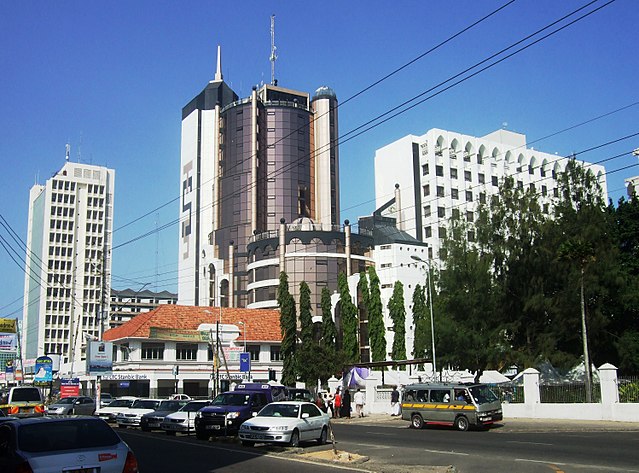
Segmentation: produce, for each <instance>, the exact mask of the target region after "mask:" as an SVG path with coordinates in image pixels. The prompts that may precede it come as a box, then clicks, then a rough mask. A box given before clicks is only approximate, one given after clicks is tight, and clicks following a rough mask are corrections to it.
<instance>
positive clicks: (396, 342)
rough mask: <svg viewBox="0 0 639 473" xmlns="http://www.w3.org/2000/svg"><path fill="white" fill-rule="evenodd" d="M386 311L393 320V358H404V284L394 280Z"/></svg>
mask: <svg viewBox="0 0 639 473" xmlns="http://www.w3.org/2000/svg"><path fill="white" fill-rule="evenodd" d="M388 313H389V315H390V318H391V320H392V321H393V332H394V337H393V349H392V352H391V357H392V359H393V360H397V361H398V360H405V359H406V307H405V305H404V285H403V284H402V282H401V281H396V282H395V286H394V287H393V295H392V296H391V298H390V300H389V301H388Z"/></svg>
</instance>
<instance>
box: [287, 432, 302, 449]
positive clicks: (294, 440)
mask: <svg viewBox="0 0 639 473" xmlns="http://www.w3.org/2000/svg"><path fill="white" fill-rule="evenodd" d="M288 445H289V447H299V445H300V433H299V432H298V431H297V430H294V431H293V433H292V434H291V440H289V442H288Z"/></svg>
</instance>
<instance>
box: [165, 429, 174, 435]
mask: <svg viewBox="0 0 639 473" xmlns="http://www.w3.org/2000/svg"><path fill="white" fill-rule="evenodd" d="M166 435H175V432H174V431H172V430H167V431H166Z"/></svg>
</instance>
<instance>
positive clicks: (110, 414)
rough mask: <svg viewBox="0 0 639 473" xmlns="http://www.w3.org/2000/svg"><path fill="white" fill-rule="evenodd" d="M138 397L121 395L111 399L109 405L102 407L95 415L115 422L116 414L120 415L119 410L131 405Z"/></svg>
mask: <svg viewBox="0 0 639 473" xmlns="http://www.w3.org/2000/svg"><path fill="white" fill-rule="evenodd" d="M136 399H137V397H132V396H123V397H119V398H117V399H114V400H113V401H111V403H110V404H109V405H108V406H107V407H101V408H100V409H98V410H97V411H95V415H97V416H98V417H99V418H100V419H103V420H105V421H107V422H115V416H116V415H118V413H119V412H121V411H123V410H125V409H128V408H129V407H131V404H133V401H135V400H136Z"/></svg>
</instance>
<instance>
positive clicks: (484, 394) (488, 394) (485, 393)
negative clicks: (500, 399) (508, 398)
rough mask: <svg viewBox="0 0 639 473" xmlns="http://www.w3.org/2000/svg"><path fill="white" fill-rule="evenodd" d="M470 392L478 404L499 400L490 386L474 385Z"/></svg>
mask: <svg viewBox="0 0 639 473" xmlns="http://www.w3.org/2000/svg"><path fill="white" fill-rule="evenodd" d="M470 393H471V394H472V396H473V398H474V399H475V402H477V404H486V403H489V402H495V401H496V400H497V396H495V393H494V392H492V391H491V390H490V388H489V387H488V386H485V385H484V386H473V387H472V388H470Z"/></svg>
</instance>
